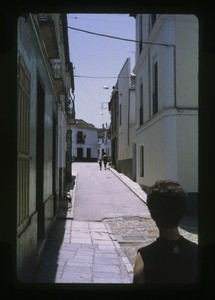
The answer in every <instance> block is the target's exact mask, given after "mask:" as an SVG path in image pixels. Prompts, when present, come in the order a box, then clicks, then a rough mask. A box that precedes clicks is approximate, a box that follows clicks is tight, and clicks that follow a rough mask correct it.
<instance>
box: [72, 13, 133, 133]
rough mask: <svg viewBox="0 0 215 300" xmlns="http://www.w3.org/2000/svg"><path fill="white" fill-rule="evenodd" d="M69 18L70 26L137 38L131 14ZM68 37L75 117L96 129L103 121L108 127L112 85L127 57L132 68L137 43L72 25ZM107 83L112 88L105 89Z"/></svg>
mask: <svg viewBox="0 0 215 300" xmlns="http://www.w3.org/2000/svg"><path fill="white" fill-rule="evenodd" d="M67 21H68V26H70V27H74V28H79V29H83V30H88V31H92V32H95V33H101V34H106V35H112V36H117V37H122V38H127V39H133V40H134V39H135V19H134V18H133V17H130V16H129V15H128V14H99V13H98V14H68V15H67ZM68 36H69V52H70V61H71V62H72V63H73V67H74V75H75V111H76V119H83V120H84V121H86V122H88V123H92V124H94V125H95V126H96V127H97V128H101V127H102V124H105V126H106V123H107V125H108V126H109V124H110V113H109V111H108V109H107V108H108V102H109V101H110V95H111V91H112V87H113V86H114V85H115V84H116V82H117V77H118V75H119V73H120V71H121V69H122V67H123V65H124V63H125V61H126V59H127V58H131V71H132V70H133V68H134V63H135V61H134V60H135V43H133V42H127V41H121V40H117V39H112V38H107V37H101V36H97V35H92V34H89V33H85V32H79V31H75V30H73V29H70V28H68ZM79 76H80V77H79ZM84 76H87V77H98V78H86V77H84ZM102 77H115V78H102ZM104 86H106V87H108V88H109V89H104V88H103V87H104Z"/></svg>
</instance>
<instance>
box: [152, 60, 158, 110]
mask: <svg viewBox="0 0 215 300" xmlns="http://www.w3.org/2000/svg"><path fill="white" fill-rule="evenodd" d="M157 112H158V62H157V61H156V62H155V63H154V69H153V94H152V114H153V115H155V114H156V113H157Z"/></svg>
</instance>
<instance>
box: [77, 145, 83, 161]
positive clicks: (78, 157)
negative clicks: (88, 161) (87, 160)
mask: <svg viewBox="0 0 215 300" xmlns="http://www.w3.org/2000/svg"><path fill="white" fill-rule="evenodd" d="M77 159H78V160H82V159H83V148H80V147H78V148H77Z"/></svg>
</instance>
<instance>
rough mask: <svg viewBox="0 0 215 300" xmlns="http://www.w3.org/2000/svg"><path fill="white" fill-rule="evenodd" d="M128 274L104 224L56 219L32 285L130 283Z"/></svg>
mask: <svg viewBox="0 0 215 300" xmlns="http://www.w3.org/2000/svg"><path fill="white" fill-rule="evenodd" d="M63 231H64V233H63V237H62V236H61V235H62V232H63ZM132 271H133V270H132V267H131V265H130V263H129V261H128V259H127V257H126V255H125V254H124V252H123V251H122V249H121V247H120V245H119V243H118V242H117V241H116V238H115V237H114V235H113V234H112V233H111V231H110V229H109V227H108V225H107V224H103V223H101V222H88V221H74V220H71V219H67V220H63V219H60V218H58V219H57V220H56V223H55V226H54V230H53V231H52V234H51V236H50V237H49V240H48V243H47V245H46V249H45V253H44V256H43V258H42V262H41V264H40V267H39V270H38V272H37V275H36V278H35V282H39V283H131V281H132Z"/></svg>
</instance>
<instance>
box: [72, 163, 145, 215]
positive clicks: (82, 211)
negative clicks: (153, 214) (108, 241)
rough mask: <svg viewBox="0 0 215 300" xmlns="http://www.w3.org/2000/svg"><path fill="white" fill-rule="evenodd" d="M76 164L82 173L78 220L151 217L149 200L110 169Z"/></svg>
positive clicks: (74, 166)
mask: <svg viewBox="0 0 215 300" xmlns="http://www.w3.org/2000/svg"><path fill="white" fill-rule="evenodd" d="M72 167H73V170H75V171H76V172H77V174H78V176H77V179H76V180H77V184H76V193H75V206H74V220H77V221H80V220H84V221H103V220H104V219H110V218H117V217H125V216H126V217H144V216H146V217H147V216H149V213H148V209H147V206H146V205H145V203H143V202H142V201H141V200H140V199H139V198H138V197H137V196H136V195H135V194H134V193H133V192H132V191H131V190H130V189H129V188H128V187H127V186H126V185H125V184H124V183H123V182H122V181H121V180H119V179H118V178H117V177H116V176H115V175H114V174H113V172H112V171H111V170H110V169H108V168H107V170H104V168H103V169H102V171H100V169H99V165H98V163H74V164H73V166H72Z"/></svg>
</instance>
